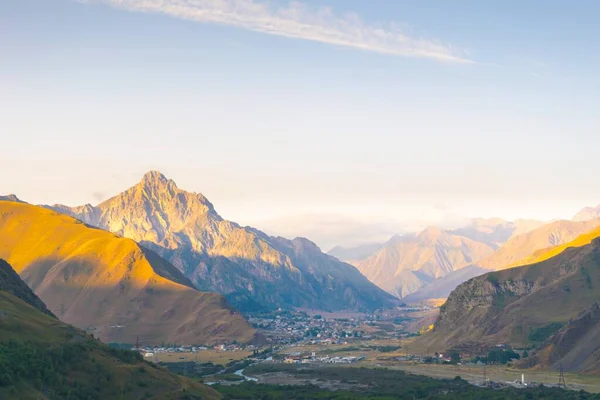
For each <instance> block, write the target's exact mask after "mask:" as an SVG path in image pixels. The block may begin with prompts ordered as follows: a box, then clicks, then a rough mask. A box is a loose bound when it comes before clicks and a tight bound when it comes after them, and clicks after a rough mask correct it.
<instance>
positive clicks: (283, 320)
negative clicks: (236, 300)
mask: <svg viewBox="0 0 600 400" xmlns="http://www.w3.org/2000/svg"><path fill="white" fill-rule="evenodd" d="M248 319H249V321H250V322H251V323H252V325H253V326H254V327H255V328H257V329H259V330H261V331H262V333H263V334H265V336H266V337H267V338H269V339H270V341H271V342H272V343H278V344H292V343H298V342H305V341H314V342H316V343H326V342H328V343H338V342H340V341H343V340H344V339H346V338H350V337H359V336H360V332H358V331H357V328H358V327H359V326H360V324H361V321H359V320H358V319H355V318H348V319H333V318H321V317H318V316H317V317H314V316H313V317H310V316H308V315H306V314H304V313H296V312H285V313H281V314H280V315H275V316H274V315H269V316H254V317H253V316H250V317H249V318H248Z"/></svg>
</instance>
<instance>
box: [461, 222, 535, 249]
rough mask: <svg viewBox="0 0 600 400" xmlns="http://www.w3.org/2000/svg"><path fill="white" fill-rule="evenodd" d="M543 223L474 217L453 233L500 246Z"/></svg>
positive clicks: (496, 246) (492, 245)
mask: <svg viewBox="0 0 600 400" xmlns="http://www.w3.org/2000/svg"><path fill="white" fill-rule="evenodd" d="M542 225H544V222H541V221H536V220H528V219H520V220H517V221H514V222H509V221H505V220H503V219H501V218H488V219H486V218H474V219H473V220H471V223H470V224H469V225H467V226H464V227H462V228H458V229H455V230H453V231H452V233H453V234H455V235H458V236H464V237H467V238H469V239H472V240H475V241H476V242H482V243H485V244H487V245H489V246H491V247H494V248H498V247H500V246H502V245H503V244H504V243H506V241H508V240H509V239H511V238H513V237H515V236H518V235H521V234H523V233H527V232H529V231H531V230H534V229H536V228H538V227H540V226H542Z"/></svg>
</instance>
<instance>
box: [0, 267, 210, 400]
mask: <svg viewBox="0 0 600 400" xmlns="http://www.w3.org/2000/svg"><path fill="white" fill-rule="evenodd" d="M6 268H10V267H8V264H6V263H5V262H2V274H1V276H2V279H1V280H0V399H3V400H4V399H19V400H26V399H61V400H63V399H67V400H68V399H98V400H100V399H143V398H147V399H152V398H154V399H218V398H219V397H220V396H219V395H218V394H217V393H216V392H215V391H213V390H212V389H210V388H208V387H206V386H204V385H201V384H199V383H197V382H193V381H190V380H187V379H185V378H183V377H179V376H176V375H172V374H170V373H169V372H167V371H166V370H163V369H161V368H158V367H156V366H153V365H151V364H149V363H147V362H145V361H143V359H142V357H141V355H140V354H139V353H137V352H133V351H128V350H117V349H112V348H110V347H108V346H106V345H104V344H103V343H102V342H100V341H99V340H97V339H95V338H93V337H92V336H89V335H87V334H85V333H84V332H82V331H81V330H79V329H77V328H74V327H72V326H70V325H67V324H64V323H62V322H60V321H59V320H57V319H56V318H55V317H53V316H52V315H50V314H49V313H48V312H47V310H45V306H43V303H41V301H40V300H39V299H37V298H35V299H37V300H36V301H33V305H30V304H28V303H27V302H26V300H27V299H26V300H23V299H22V297H24V296H23V293H26V292H27V291H29V289H27V290H25V288H26V287H25V288H23V285H20V284H19V282H20V283H22V281H20V280H19V278H18V276H17V275H16V274H14V276H11V275H10V274H6V272H8V271H7V270H6ZM6 288H8V289H9V290H11V288H12V292H13V293H14V294H11V293H9V292H8V291H6V290H4V289H6ZM15 288H17V289H15ZM29 292H30V291H29ZM29 302H31V301H29ZM39 303H41V306H39Z"/></svg>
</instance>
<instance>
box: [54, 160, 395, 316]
mask: <svg viewBox="0 0 600 400" xmlns="http://www.w3.org/2000/svg"><path fill="white" fill-rule="evenodd" d="M49 208H51V209H52V210H55V211H57V212H60V213H64V214H67V215H70V216H73V217H75V218H77V219H79V220H81V221H83V222H85V223H86V224H89V225H91V226H95V227H98V228H101V229H105V230H108V231H110V232H113V233H115V234H117V235H119V236H123V237H126V238H130V239H133V240H135V241H136V242H139V243H140V244H142V245H143V246H145V247H147V248H149V249H151V250H153V251H155V252H156V253H158V254H159V255H160V256H162V257H164V258H165V259H167V260H168V261H169V262H171V263H172V264H173V265H174V266H175V267H177V268H178V269H179V270H180V271H181V272H182V273H183V274H184V275H185V276H186V277H187V278H189V280H190V281H191V282H192V283H193V284H194V285H195V287H196V288H198V289H200V290H204V291H214V292H217V293H221V294H223V295H225V296H226V297H227V298H228V299H229V300H230V301H231V302H232V304H234V305H235V306H236V307H238V308H239V309H241V310H243V311H256V310H263V309H273V308H276V307H296V308H311V309H323V310H346V309H349V310H358V311H369V310H375V309H378V308H382V307H388V306H392V305H394V304H396V299H395V298H394V297H393V296H391V295H389V294H387V293H386V292H384V291H383V290H381V289H380V288H378V287H377V286H375V285H374V284H372V283H371V282H369V281H368V280H367V279H366V278H365V277H364V276H363V275H361V274H360V272H359V271H358V270H357V269H356V268H355V267H353V266H351V265H349V264H346V263H344V262H341V261H339V260H338V259H336V258H335V257H332V256H329V255H327V254H324V253H322V252H321V250H320V249H319V248H318V247H317V246H316V245H315V244H314V243H312V242H310V241H309V240H307V239H303V238H296V239H293V240H288V239H285V238H281V237H271V236H268V235H266V234H265V233H263V232H261V231H259V230H257V229H254V228H250V227H242V226H240V225H238V224H236V223H234V222H231V221H227V220H225V219H223V218H222V217H221V216H220V215H219V214H218V213H217V211H216V210H215V207H214V206H213V205H212V203H210V202H209V201H208V199H206V197H204V196H203V195H202V194H199V193H191V192H186V191H184V190H181V189H179V188H178V187H177V185H176V184H175V182H173V181H172V180H169V179H167V178H166V177H165V176H164V175H162V174H161V173H159V172H155V171H153V172H149V173H147V174H146V175H145V176H144V177H143V179H142V181H141V182H139V183H138V184H137V185H135V186H133V187H131V188H130V189H128V190H126V191H125V192H123V193H120V194H118V195H116V196H115V197H112V198H110V199H109V200H107V201H105V202H103V203H101V204H99V205H97V206H92V205H89V204H88V205H84V206H80V207H67V206H64V205H54V206H50V207H49Z"/></svg>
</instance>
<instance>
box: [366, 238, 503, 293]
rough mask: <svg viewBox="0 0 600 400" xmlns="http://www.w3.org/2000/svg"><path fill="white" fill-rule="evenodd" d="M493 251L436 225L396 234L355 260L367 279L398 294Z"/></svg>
mask: <svg viewBox="0 0 600 400" xmlns="http://www.w3.org/2000/svg"><path fill="white" fill-rule="evenodd" d="M493 252H494V249H493V247H491V246H490V245H487V244H485V243H481V242H477V241H474V240H472V239H469V238H467V237H464V236H459V235H455V234H453V233H452V232H449V231H444V230H441V229H438V228H428V229H426V230H424V231H423V232H421V233H419V234H416V235H404V236H396V237H394V238H392V239H391V240H390V241H389V242H388V243H386V244H385V245H384V246H383V248H382V249H381V250H379V251H378V252H376V253H375V254H374V255H372V256H370V257H369V258H367V259H365V260H363V261H361V262H360V263H359V264H358V269H359V271H360V272H362V273H363V274H364V275H365V276H366V277H367V278H369V280H370V281H371V282H373V283H375V284H377V285H378V286H379V287H381V288H383V289H385V290H386V291H388V292H389V293H392V294H394V295H395V296H397V297H399V298H403V297H405V296H406V295H408V294H410V293H413V292H415V291H417V290H418V289H419V288H421V287H423V286H425V285H428V284H430V283H432V282H434V281H435V280H436V279H438V278H441V277H444V276H446V275H448V274H449V273H451V272H453V271H455V270H458V269H461V268H463V267H465V266H467V265H469V264H471V263H473V262H474V261H477V260H480V259H482V258H484V257H486V256H488V255H491V254H492V253H493Z"/></svg>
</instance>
